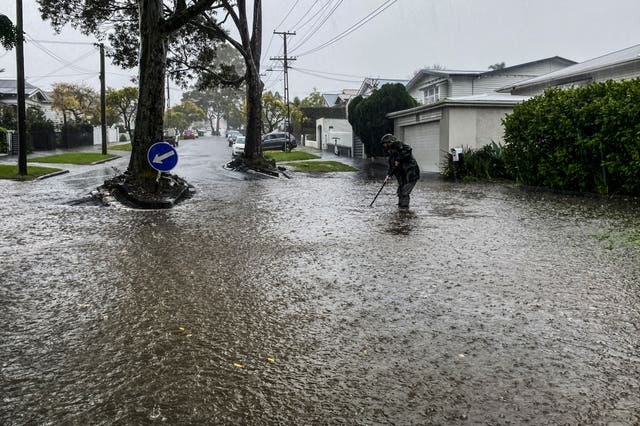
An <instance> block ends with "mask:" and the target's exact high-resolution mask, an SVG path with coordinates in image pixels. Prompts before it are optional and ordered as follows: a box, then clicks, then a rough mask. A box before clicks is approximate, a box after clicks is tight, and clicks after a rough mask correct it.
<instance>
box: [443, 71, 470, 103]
mask: <svg viewBox="0 0 640 426" xmlns="http://www.w3.org/2000/svg"><path fill="white" fill-rule="evenodd" d="M474 79H475V78H474V77H462V76H458V77H456V83H455V84H453V85H450V86H451V87H450V88H449V93H447V94H446V96H445V97H448V98H459V97H463V96H471V95H473V94H474V93H473V81H474ZM441 97H442V95H441Z"/></svg>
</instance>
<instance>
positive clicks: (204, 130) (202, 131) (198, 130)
mask: <svg viewBox="0 0 640 426" xmlns="http://www.w3.org/2000/svg"><path fill="white" fill-rule="evenodd" d="M196 132H198V136H204V135H205V134H206V133H207V129H205V128H204V127H200V128H198V129H196Z"/></svg>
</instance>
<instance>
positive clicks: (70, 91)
mask: <svg viewBox="0 0 640 426" xmlns="http://www.w3.org/2000/svg"><path fill="white" fill-rule="evenodd" d="M51 107H52V108H53V109H56V110H58V111H60V113H62V118H63V122H64V123H65V124H67V121H68V119H69V118H71V119H72V121H74V122H76V123H90V124H93V125H97V124H99V123H100V109H99V108H100V100H99V95H98V92H96V91H95V90H93V89H92V88H91V87H89V86H86V85H82V84H68V83H56V84H54V85H53V91H52V92H51Z"/></svg>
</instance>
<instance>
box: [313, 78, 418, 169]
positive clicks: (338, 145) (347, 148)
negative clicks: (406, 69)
mask: <svg viewBox="0 0 640 426" xmlns="http://www.w3.org/2000/svg"><path fill="white" fill-rule="evenodd" d="M407 82H408V80H397V79H385V78H371V77H367V78H365V79H364V80H363V81H362V83H361V84H360V87H359V88H358V89H343V90H341V91H340V92H338V93H323V94H322V96H323V97H324V99H325V102H326V104H327V106H328V107H331V108H328V109H325V110H324V111H325V112H331V113H332V114H331V115H329V114H327V115H324V114H321V116H319V117H317V118H316V120H315V127H316V140H315V141H313V142H312V141H309V142H310V143H309V145H310V146H314V147H315V148H318V149H320V150H323V151H331V152H333V153H335V154H336V155H345V156H348V157H357V158H364V146H363V144H362V142H361V141H360V139H359V138H358V137H357V136H356V135H355V134H354V133H353V130H352V128H351V124H349V120H348V117H347V115H348V109H349V102H350V101H351V100H352V99H353V98H355V97H357V96H362V97H367V96H369V95H371V93H373V91H374V90H376V89H377V88H378V87H380V86H382V85H384V84H388V83H401V84H407ZM334 109H340V111H341V113H340V114H339V115H338V116H337V115H336V114H335V112H336V111H335V110H334Z"/></svg>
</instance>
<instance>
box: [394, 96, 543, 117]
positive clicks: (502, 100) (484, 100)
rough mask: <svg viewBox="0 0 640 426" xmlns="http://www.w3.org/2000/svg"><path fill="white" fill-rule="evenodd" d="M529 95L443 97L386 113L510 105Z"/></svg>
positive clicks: (396, 114)
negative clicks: (432, 101)
mask: <svg viewBox="0 0 640 426" xmlns="http://www.w3.org/2000/svg"><path fill="white" fill-rule="evenodd" d="M530 98H531V96H516V95H511V94H509V93H487V94H483V95H473V96H460V97H454V98H445V99H442V100H441V101H438V102H434V103H432V104H426V105H419V106H417V107H414V108H410V109H405V110H402V111H396V112H392V113H389V114H387V117H389V118H396V117H401V116H404V115H410V114H415V113H417V112H422V111H429V110H436V109H439V108H442V107H445V106H464V107H468V106H479V107H510V106H514V105H517V104H519V103H522V102H524V101H526V100H527V99H530Z"/></svg>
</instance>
